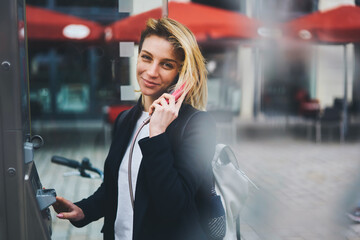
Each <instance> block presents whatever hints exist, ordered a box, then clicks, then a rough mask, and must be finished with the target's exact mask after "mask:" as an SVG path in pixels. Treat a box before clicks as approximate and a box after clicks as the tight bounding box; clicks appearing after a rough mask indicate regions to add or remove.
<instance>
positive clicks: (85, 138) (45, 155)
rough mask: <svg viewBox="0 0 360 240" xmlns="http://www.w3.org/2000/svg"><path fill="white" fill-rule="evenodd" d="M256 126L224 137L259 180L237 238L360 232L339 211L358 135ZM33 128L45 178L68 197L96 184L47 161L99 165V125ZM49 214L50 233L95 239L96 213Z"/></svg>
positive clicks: (352, 194)
mask: <svg viewBox="0 0 360 240" xmlns="http://www.w3.org/2000/svg"><path fill="white" fill-rule="evenodd" d="M255 129H257V131H253V130H252V131H248V130H247V128H245V127H244V126H242V125H239V126H238V134H237V142H236V143H234V142H233V143H230V144H231V146H232V147H233V149H234V151H235V152H236V154H237V157H238V159H239V162H240V165H241V167H242V168H243V170H244V171H245V172H246V173H247V174H248V176H249V177H250V178H251V179H252V180H253V181H254V182H255V183H256V184H257V185H258V186H259V187H260V190H255V189H250V194H249V198H248V200H247V202H246V204H245V206H244V209H243V211H242V215H241V233H242V238H243V239H245V240H258V239H264V240H267V239H269V240H278V239H279V240H322V239H327V240H328V239H329V240H332V239H334V240H340V239H345V240H355V239H358V240H360V225H358V224H354V223H352V222H350V221H349V220H348V219H347V217H346V212H347V211H348V210H349V209H351V208H352V207H354V206H355V204H356V202H357V201H360V174H359V172H360V171H359V170H360V142H359V141H352V142H347V143H344V144H340V143H339V142H338V141H337V140H336V139H333V140H331V141H326V139H324V140H325V141H323V142H322V143H315V142H314V141H313V140H312V139H309V138H307V137H306V136H308V134H304V136H303V137H302V136H300V137H299V136H298V135H299V134H298V135H297V137H294V136H293V135H291V134H288V132H287V130H286V129H285V128H284V129H282V128H279V127H278V126H275V127H271V126H270V128H269V127H268V126H267V127H266V129H265V128H264V130H262V129H261V127H259V128H258V127H255ZM269 129H270V131H269ZM300 132H301V130H300ZM35 133H39V134H41V135H42V136H43V137H44V138H45V141H46V144H45V146H44V147H43V148H42V149H41V150H38V151H37V152H36V153H35V162H36V165H37V167H38V171H39V174H40V177H41V180H42V183H43V185H44V186H46V187H49V188H55V189H56V191H57V194H58V195H60V196H63V197H65V198H68V199H71V200H80V199H81V198H82V197H86V196H88V195H89V194H91V193H92V192H93V191H94V190H96V188H97V187H98V186H99V184H100V183H101V181H100V180H99V179H92V180H91V179H84V178H80V177H75V176H70V177H63V173H64V172H69V171H71V169H68V168H66V167H62V166H59V165H55V164H51V163H50V158H51V156H52V155H61V156H65V157H69V158H72V159H77V160H81V159H82V157H84V156H86V157H89V158H90V159H91V161H92V163H93V165H94V166H96V167H99V168H102V165H103V161H104V159H105V157H106V153H107V149H108V146H105V144H104V141H103V132H102V128H101V127H91V128H84V127H82V128H81V129H76V128H71V127H65V128H58V127H54V128H42V127H41V126H39V127H38V129H35ZM225 135H226V136H227V134H225ZM300 135H301V134H300ZM53 219H54V222H53V238H52V239H54V240H65V239H66V240H69V239H77V240H81V239H89V240H92V239H102V234H101V233H100V230H101V226H102V221H101V220H100V221H99V222H96V223H92V224H90V225H89V226H87V227H85V228H81V229H77V228H74V227H72V225H70V224H69V223H68V222H66V221H62V220H57V219H56V217H55V214H54V212H53Z"/></svg>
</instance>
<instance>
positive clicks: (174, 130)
mask: <svg viewBox="0 0 360 240" xmlns="http://www.w3.org/2000/svg"><path fill="white" fill-rule="evenodd" d="M203 112H204V111H200V110H198V109H196V108H194V107H192V106H191V105H189V104H184V105H183V106H182V107H181V109H180V112H179V116H178V118H177V119H176V120H175V121H174V122H173V123H172V124H171V125H170V126H169V128H168V131H169V134H170V135H171V136H173V137H175V138H176V143H180V141H181V139H182V138H183V136H184V131H185V129H186V126H187V125H188V124H189V122H190V120H191V119H192V118H193V117H194V116H195V115H197V114H200V113H203Z"/></svg>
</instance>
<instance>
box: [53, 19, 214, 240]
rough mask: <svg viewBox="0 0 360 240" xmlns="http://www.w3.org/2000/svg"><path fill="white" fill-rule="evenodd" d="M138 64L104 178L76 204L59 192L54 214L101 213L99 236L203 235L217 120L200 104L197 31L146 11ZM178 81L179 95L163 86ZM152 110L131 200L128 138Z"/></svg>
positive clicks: (77, 220) (82, 217)
mask: <svg viewBox="0 0 360 240" xmlns="http://www.w3.org/2000/svg"><path fill="white" fill-rule="evenodd" d="M136 71H137V80H138V83H139V86H140V91H141V94H142V96H141V98H140V99H139V101H138V103H137V105H136V106H134V107H133V108H132V109H130V110H128V111H127V112H126V113H122V114H120V115H119V116H118V118H117V120H116V123H115V135H114V139H113V142H112V144H111V147H110V150H109V154H108V156H107V158H106V161H105V166H104V181H103V183H102V185H101V186H100V187H99V189H98V190H97V191H96V192H95V193H94V194H93V195H92V196H90V197H89V198H87V199H83V200H82V201H80V202H77V203H75V204H73V203H71V202H70V201H68V200H66V199H63V198H61V197H58V198H57V202H56V203H55V204H54V209H55V211H56V212H57V213H58V215H57V217H58V218H62V219H68V220H70V221H71V222H72V224H73V225H75V226H77V227H82V226H85V225H86V224H88V223H90V222H92V221H95V220H97V219H99V218H101V217H105V220H104V226H103V229H102V232H103V233H104V239H119V240H120V239H126V240H128V239H135V240H141V239H147V240H148V239H154V240H161V239H166V240H174V239H179V240H180V239H181V240H190V239H194V240H201V239H208V238H207V236H206V224H207V223H206V212H207V210H206V206H207V205H206V204H207V199H208V197H209V195H210V188H211V179H212V172H211V166H210V163H211V159H212V157H213V154H214V149H215V134H214V132H215V123H214V121H213V120H212V119H211V117H210V116H209V114H207V113H206V112H203V111H199V110H203V109H204V108H205V102H206V98H207V87H206V69H205V63H204V58H203V57H202V55H201V53H200V50H199V48H198V45H197V43H196V40H195V37H194V35H193V34H192V33H191V32H190V30H188V29H187V28H186V27H185V26H183V25H181V24H180V23H178V22H176V21H174V20H171V19H168V18H162V19H159V20H154V19H150V20H149V21H148V22H147V26H146V29H145V30H144V31H143V32H142V34H141V39H140V43H139V55H138V61H137V69H136ZM179 88H183V94H182V95H181V97H180V98H179V99H178V101H177V102H176V101H175V97H174V96H172V95H171V94H169V93H168V92H169V91H171V90H174V89H179ZM149 115H151V120H150V123H149V125H148V128H144V129H142V131H141V133H140V136H139V137H138V138H137V140H136V141H137V142H138V144H136V145H135V149H134V155H133V163H132V176H131V179H132V184H133V186H134V189H135V202H134V208H132V205H131V201H130V195H129V187H128V166H127V165H128V155H129V142H130V141H131V139H132V137H133V136H134V131H136V129H137V128H138V126H139V125H140V124H141V123H142V121H143V120H144V119H145V118H146V117H148V116H149ZM139 139H140V140H139Z"/></svg>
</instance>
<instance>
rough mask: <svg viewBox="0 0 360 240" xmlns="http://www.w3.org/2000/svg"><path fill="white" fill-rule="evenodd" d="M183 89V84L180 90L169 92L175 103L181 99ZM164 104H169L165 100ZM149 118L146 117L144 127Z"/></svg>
mask: <svg viewBox="0 0 360 240" xmlns="http://www.w3.org/2000/svg"><path fill="white" fill-rule="evenodd" d="M184 88H185V83H184V84H183V85H181V87H180V88H178V89H177V90H176V91H173V92H171V95H173V96H174V97H175V102H177V101H178V100H179V98H180V97H181V95H182V94H183V91H184ZM166 102H167V103H169V100H168V99H166ZM150 118H151V116H149V117H147V118H146V119H145V120H144V121H143V123H144V124H145V125H146V124H148V123H149V122H150Z"/></svg>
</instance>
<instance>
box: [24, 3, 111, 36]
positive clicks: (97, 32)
mask: <svg viewBox="0 0 360 240" xmlns="http://www.w3.org/2000/svg"><path fill="white" fill-rule="evenodd" d="M26 20H27V36H28V38H29V39H33V40H55V41H69V40H71V41H97V40H101V39H103V33H104V31H103V27H102V26H101V25H99V24H97V23H95V22H92V21H88V20H84V19H81V18H78V17H74V16H71V15H67V14H63V13H58V12H55V11H52V10H48V9H45V8H38V7H33V6H26Z"/></svg>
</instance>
